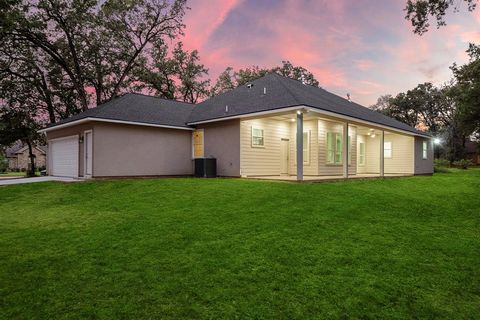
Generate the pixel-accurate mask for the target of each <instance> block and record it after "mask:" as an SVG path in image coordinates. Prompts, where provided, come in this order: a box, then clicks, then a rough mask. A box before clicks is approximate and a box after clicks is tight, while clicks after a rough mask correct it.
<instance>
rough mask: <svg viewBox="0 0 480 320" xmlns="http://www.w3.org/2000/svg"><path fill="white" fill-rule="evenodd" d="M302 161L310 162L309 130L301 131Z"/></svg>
mask: <svg viewBox="0 0 480 320" xmlns="http://www.w3.org/2000/svg"><path fill="white" fill-rule="evenodd" d="M303 163H310V131H304V132H303Z"/></svg>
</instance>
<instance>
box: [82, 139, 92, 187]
mask: <svg viewBox="0 0 480 320" xmlns="http://www.w3.org/2000/svg"><path fill="white" fill-rule="evenodd" d="M83 143H84V144H85V152H84V153H85V177H86V178H91V177H92V164H93V161H92V151H93V146H92V131H91V130H90V131H85V134H84V135H83Z"/></svg>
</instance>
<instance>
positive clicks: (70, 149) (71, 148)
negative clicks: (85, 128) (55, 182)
mask: <svg viewBox="0 0 480 320" xmlns="http://www.w3.org/2000/svg"><path fill="white" fill-rule="evenodd" d="M50 156H51V157H52V158H51V160H50V164H51V166H52V170H50V172H51V174H52V175H53V176H59V177H74V178H76V177H78V136H71V137H65V138H61V139H55V140H51V141H50Z"/></svg>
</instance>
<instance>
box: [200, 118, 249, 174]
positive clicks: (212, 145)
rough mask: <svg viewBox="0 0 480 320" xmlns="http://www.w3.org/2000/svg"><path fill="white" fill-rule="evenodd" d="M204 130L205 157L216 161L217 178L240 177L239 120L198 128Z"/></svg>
mask: <svg viewBox="0 0 480 320" xmlns="http://www.w3.org/2000/svg"><path fill="white" fill-rule="evenodd" d="M198 128H199V129H204V145H205V157H210V158H216V159H217V174H218V175H219V176H230V177H238V176H240V120H232V121H221V122H216V123H212V124H206V125H202V126H198Z"/></svg>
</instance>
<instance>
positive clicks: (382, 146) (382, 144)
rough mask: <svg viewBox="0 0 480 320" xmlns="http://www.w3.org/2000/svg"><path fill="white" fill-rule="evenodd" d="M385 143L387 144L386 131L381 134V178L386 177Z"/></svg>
mask: <svg viewBox="0 0 480 320" xmlns="http://www.w3.org/2000/svg"><path fill="white" fill-rule="evenodd" d="M384 142H385V131H384V130H382V133H381V134H380V177H383V176H384V175H385V154H384V152H385V148H384Z"/></svg>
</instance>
